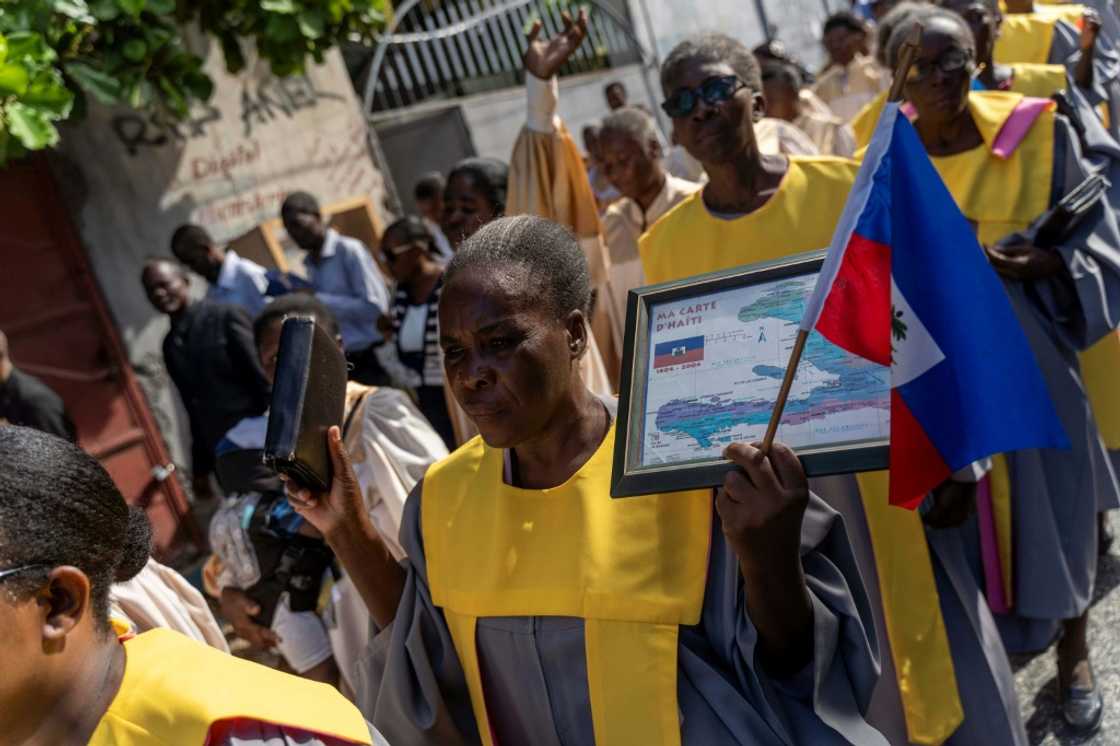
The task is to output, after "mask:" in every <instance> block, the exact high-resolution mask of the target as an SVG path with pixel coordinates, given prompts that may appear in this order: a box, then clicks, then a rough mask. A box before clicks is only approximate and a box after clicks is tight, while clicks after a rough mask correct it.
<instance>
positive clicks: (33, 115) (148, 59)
mask: <svg viewBox="0 0 1120 746" xmlns="http://www.w3.org/2000/svg"><path fill="white" fill-rule="evenodd" d="M387 12H388V0H254V1H253V2H248V1H247V0H179V2H178V3H176V0H0V164H3V163H5V162H6V161H8V160H9V159H11V158H13V157H17V156H19V155H22V154H23V153H25V152H26V151H28V150H39V149H42V148H47V147H51V146H53V145H55V144H56V143H57V142H58V139H59V133H58V129H57V127H56V124H57V123H58V122H60V121H63V120H65V119H67V118H69V117H71V116H74V115H76V114H80V113H81V112H82V111H83V110H84V106H85V102H86V97H87V96H88V97H92V98H93V99H94V100H96V101H98V102H100V103H103V104H126V105H128V106H131V107H132V108H135V109H140V110H150V109H158V110H160V111H161V112H162V113H164V114H166V115H170V116H171V117H174V118H182V117H185V116H186V115H187V113H188V111H189V109H190V105H191V102H192V101H196V100H198V101H205V100H207V99H208V98H210V95H211V94H212V93H213V89H214V85H213V82H212V81H211V80H210V78H209V76H207V75H206V73H205V72H203V70H202V63H203V60H202V59H201V58H199V57H198V56H197V55H196V54H194V53H192V52H191V51H190V50H189V49H188V48H187V46H186V45H185V44H184V42H183V33H182V29H183V28H184V26H185V25H186V24H188V23H191V22H193V23H197V25H198V27H199V28H200V29H201V30H202V31H203V32H204V33H206V34H209V35H211V36H213V37H215V38H216V39H217V40H218V42H219V43H220V44H221V48H222V51H223V53H224V55H225V61H226V67H227V68H228V69H229V70H230V71H231V72H238V71H239V70H241V69H243V68H244V67H245V47H244V45H245V44H246V43H249V44H254V45H255V46H256V49H257V52H258V54H259V55H260V57H261V58H262V59H263V60H265V61H267V62H268V64H269V65H270V67H271V69H272V71H273V72H274V73H275V74H276V75H280V76H285V75H293V74H297V73H301V72H303V70H304V67H305V65H306V64H307V60H308V58H311V59H313V60H315V61H316V62H319V61H322V58H323V54H324V53H325V52H326V51H327V50H328V49H330V48H331V47H332V46H333V45H335V44H337V43H338V42H339V41H340V40H342V39H346V38H365V39H369V38H371V37H372V35H373V34H375V33H376V32H377V31H378V30H380V29H381V28H382V27H383V26H384V23H385V14H386V13H387Z"/></svg>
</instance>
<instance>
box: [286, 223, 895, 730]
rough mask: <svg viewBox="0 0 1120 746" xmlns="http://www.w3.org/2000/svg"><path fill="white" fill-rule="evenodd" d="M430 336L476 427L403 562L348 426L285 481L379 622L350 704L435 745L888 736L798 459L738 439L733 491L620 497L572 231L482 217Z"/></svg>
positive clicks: (610, 410) (830, 538)
mask: <svg viewBox="0 0 1120 746" xmlns="http://www.w3.org/2000/svg"><path fill="white" fill-rule="evenodd" d="M444 283H445V284H444V293H443V303H442V305H441V306H440V342H441V346H442V347H443V350H444V360H445V369H446V373H447V378H448V381H449V383H450V385H451V388H452V390H453V392H454V395H455V398H456V399H457V400H458V401H459V403H460V404H461V405H462V406H463V407H464V408H465V409H466V410H467V412H468V413H469V414H470V415H471V417H472V418H474V421H475V423H476V424H477V425H478V429H479V430H480V431H481V437H479V438H475V439H474V440H471V441H470V442H468V443H467V444H465V445H464V446H463V447H462V448H460V449H459V450H458V451H456V452H455V453H453V454H452V455H451V456H449V457H448V458H446V459H444V460H443V461H440V462H438V463H436V464H433V465H432V467H431V468H430V469H429V470H428V472H427V474H426V476H425V477H424V481H423V482H422V483H421V484H418V485H417V487H416V489H415V490H414V491H413V493H412V494H411V495H410V496H409V499H408V503H407V504H406V506H405V514H404V520H403V522H402V524H401V541H402V542H403V543H404V546H405V548H406V550H407V552H408V561H407V563H405V564H404V565H403V566H402V565H398V564H397V563H395V562H393V561H392V558H391V557H390V556H389V555H388V554H387V553H386V551H385V548H384V544H383V542H382V541H381V540H380V538H379V537H378V536H377V534H376V531H374V530H373V529H372V527H371V526H369V525H368V522H366V521H365V520H364V518H363V516H364V512H363V511H362V510H361V509H360V505H361V503H360V500H361V498H360V496H359V495H357V494H356V493H355V491H354V490H353V489H352V488H348V484H349V483H351V482H352V477H350V476H349V472H348V466H347V464H346V463H345V461H344V453H343V451H342V450H341V449H340V448H339V447H338V438H337V430H332V436H331V438H330V439H329V443H330V447H331V452H332V455H333V457H334V459H335V461H334V465H335V472H334V473H335V475H336V478H335V481H334V484H332V487H331V491H330V493H329V494H314V495H313V494H310V493H308V492H306V491H299V490H297V491H295V492H292V491H290V492H289V494H290V497H291V500H292V503H293V505H295V506H296V509H297V510H299V511H300V512H301V513H302V514H303V515H304V516H305V517H307V518H308V520H310V521H311V522H312V523H313V524H314V525H315V526H317V527H318V528H319V529H320V530H321V531H322V532H323V534H324V536H326V537H327V541H328V542H330V544H331V546H333V547H335V549H336V551H337V553H338V557H339V558H340V560H341V561H342V563H343V565H345V566H346V568H347V569H348V571H352V572H353V573H354V575H353V577H354V578H355V582H356V583H357V584H358V586H359V590H361V592H362V594H363V597H364V598H365V600H366V604H367V606H368V607H369V610H370V613H371V615H372V616H373V617H374V620H375V622H376V623H377V625H378V626H379V627H380V628H381V631H380V633H379V634H378V635H377V636H376V638H375V639H374V640H373V641H371V643H370V648H369V656H368V657H367V659H366V660H365V661H363V662H362V664H361V670H362V672H363V676H364V677H365V682H366V683H365V685H364V686H360V687H359V693H358V694H359V697H358V702H359V706H360V707H361V708H362V709H363V711H364V712H366V713H368V714H369V715H370V716H371V717H372V719H373V722H374V724H375V725H376V726H377V727H378V728H379V729H381V730H382V732H384V733H385V734H386V736H387V737H388V738H389V739H390V740H391V741H392V742H393V743H400V744H410V746H423V745H425V744H433V745H434V744H438V745H439V746H456V745H457V744H477V743H480V742H481V743H483V744H487V746H490V745H491V744H503V745H507V746H508V745H510V744H517V745H520V744H535V746H559V745H560V744H572V745H575V746H591V744H597V745H598V746H631V745H632V744H642V745H643V746H678V745H680V744H685V745H687V746H724V745H726V746H731V745H732V744H753V745H757V746H791V745H792V744H814V746H817V745H825V744H846V743H857V744H861V745H866V746H876V745H878V744H885V743H886V741H885V740H884V739H883V738H882V736H881V735H880V734H878V733H877V732H875V731H874V730H873V729H872V728H871V727H869V726H868V725H867V723H866V722H865V721H864V720H863V717H862V715H861V713H860V707H861V705H862V704H864V703H865V702H866V698H867V696H868V695H869V694H870V690H871V688H872V686H873V685H874V681H875V678H876V668H875V656H874V642H873V637H872V633H871V630H870V629H869V628H868V626H867V625H868V620H867V619H866V617H865V610H866V603H865V601H866V599H865V596H864V593H863V589H862V583H861V581H860V580H859V575H858V572H857V571H856V568H855V562H854V560H853V558H852V556H851V551H850V547H849V545H848V540H847V538H846V536H845V533H844V528H843V526H842V524H841V523H840V521H839V519H838V516H837V515H836V513H835V512H834V511H832V510H830V509H829V508H828V507H827V506H825V505H824V504H823V503H822V502H821V501H820V500H819V499H818V498H816V497H814V496H811V495H810V494H809V492H808V490H807V488H806V484H805V476H804V472H803V471H802V469H801V464H800V462H799V461H798V459H797V457H796V456H795V455H794V454H793V452H792V451H790V450H789V449H788V448H786V447H785V446H781V445H778V444H775V446H774V448H773V450H772V451H771V453H770V455H769V457H767V456H766V455H764V454H763V453H762V452H761V451H759V450H758V449H756V448H754V447H752V446H750V445H747V444H745V443H736V444H733V445H731V446H729V448H728V451H727V455H728V457H729V458H730V459H731V460H733V461H734V462H735V463H736V464H738V465H739V466H741V467H742V469H743V471H741V472H736V473H733V474H730V475H729V476H728V477H727V479H726V480H725V482H724V485H723V488H722V489H720V490H719V491H718V492H716V493H715V494H713V492H712V490H694V491H689V492H678V493H675V494H658V495H645V496H640V497H631V498H626V499H619V500H615V499H612V498H611V496H610V473H611V459H612V453H613V449H614V438H615V426H614V420H615V416H616V408H617V403H616V402H615V400H614V399H613V398H612V397H598V396H596V395H595V394H593V393H592V392H591V391H590V390H588V388H587V386H586V384H585V383H584V382H583V381H582V380H581V377H580V374H579V359H580V357H581V356H582V355H583V354H584V353H585V351H586V349H587V342H588V335H587V323H586V315H587V313H588V310H589V305H590V303H591V282H590V273H589V270H588V265H587V260H586V258H585V257H584V255H583V252H582V251H581V250H580V247H579V245H578V243H577V241H576V239H575V237H574V236H573V235H572V234H571V233H569V232H568V231H567V230H565V229H564V228H562V227H561V226H559V225H557V224H556V223H553V222H551V221H548V220H545V219H543V218H539V217H530V216H520V217H516V218H503V219H499V220H496V221H494V222H492V223H489V224H487V225H486V226H484V227H482V228H481V229H480V230H479V231H478V232H477V233H475V234H474V236H472V237H471V238H470V239H468V240H467V241H466V242H465V243H464V244H463V246H462V247H461V248H460V249H459V251H458V253H457V254H456V256H455V258H454V259H453V260H452V261H451V264H450V265H449V266H448V269H447V273H446V275H445V280H444Z"/></svg>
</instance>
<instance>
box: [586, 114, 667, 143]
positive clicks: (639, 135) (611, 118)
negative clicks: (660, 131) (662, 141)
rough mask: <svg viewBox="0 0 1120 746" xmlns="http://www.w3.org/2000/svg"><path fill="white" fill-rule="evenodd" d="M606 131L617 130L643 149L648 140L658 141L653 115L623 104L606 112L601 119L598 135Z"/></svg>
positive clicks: (600, 135)
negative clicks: (616, 109) (617, 108)
mask: <svg viewBox="0 0 1120 746" xmlns="http://www.w3.org/2000/svg"><path fill="white" fill-rule="evenodd" d="M608 132H617V133H620V134H623V135H625V136H627V137H631V138H633V139H634V140H636V141H637V143H638V144H639V145H641V146H642V149H643V150H644V149H645V147H646V145H647V144H648V143H649V142H650V140H653V141H655V142H656V141H658V138H657V124H656V123H655V122H654V121H653V117H652V116H651V115H650V114H649V112H646V111H643V110H641V109H639V108H636V107H634V106H624V107H622V108H621V109H619V110H618V111H614V112H612V113H610V114H608V115H607V116H606V118H605V119H603V124H602V125H600V126H599V137H602V136H603V135H605V134H607V133H608Z"/></svg>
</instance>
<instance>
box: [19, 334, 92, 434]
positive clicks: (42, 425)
mask: <svg viewBox="0 0 1120 746" xmlns="http://www.w3.org/2000/svg"><path fill="white" fill-rule="evenodd" d="M5 422H7V423H10V424H12V425H23V426H24V427H32V428H35V429H36V430H42V431H43V432H46V433H50V434H51V435H57V436H58V437H60V438H65V439H66V440H70V441H72V440H74V438H75V433H74V423H73V422H71V421H70V417H69V415H67V414H66V408H65V407H64V406H63V404H62V399H61V398H60V397H59V395H58V394H56V393H55V392H53V391H51V390H50V388H48V387H47V385H46V384H45V383H43V382H42V381H40V380H39V379H38V378H36V377H35V376H33V375H31V374H30V373H24V372H23V371H22V370H20V369H19V368H17V367H16V366H15V363H13V362H12V357H11V355H10V354H9V352H8V338H7V337H6V336H4V332H2V331H0V423H5Z"/></svg>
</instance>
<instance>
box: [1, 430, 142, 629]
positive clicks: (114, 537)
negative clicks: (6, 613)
mask: <svg viewBox="0 0 1120 746" xmlns="http://www.w3.org/2000/svg"><path fill="white" fill-rule="evenodd" d="M151 549H152V528H151V524H149V523H148V518H147V516H146V515H145V514H144V511H143V510H141V509H140V508H138V507H135V506H133V507H131V508H130V507H129V506H128V504H127V503H126V502H125V500H124V497H122V496H121V493H120V490H118V489H117V486H116V485H115V484H113V480H112V479H111V478H110V477H109V474H108V473H107V472H106V471H105V468H104V467H103V466H101V464H100V463H98V461H97V459H95V458H94V457H93V456H91V455H89V454H88V453H86V452H85V451H83V450H82V449H80V448H78V447H77V446H76V445H74V444H73V443H70V442H68V441H65V440H63V439H62V438H58V437H56V436H54V435H50V434H48V433H44V432H40V431H38V430H32V429H31V428H27V427H17V426H15V425H5V426H3V427H0V570H5V569H11V568H15V567H20V566H23V565H40V564H41V565H43V568H42V569H40V570H36V571H29V572H27V573H20V574H19V575H17V576H15V577H13V578H9V579H8V580H5V581H4V590H7V591H8V592H9V593H10V594H12V595H13V596H14V598H16V599H21V598H24V597H26V596H27V595H29V594H31V593H34V592H35V591H36V590H37V589H38V588H39V587H41V586H42V584H43V582H44V581H45V579H46V575H47V573H48V572H49V571H50V570H51V569H53V568H55V567H59V566H61V565H71V566H73V567H77V568H78V569H79V570H81V571H82V572H83V573H85V575H86V577H87V578H89V584H90V606H91V614H92V617H93V619H94V622H95V624H97V625H98V626H99V628H100V629H101V630H102V631H103V632H108V629H109V624H108V621H109V586H110V585H112V584H113V583H123V582H125V581H127V580H131V579H132V578H133V577H135V576H136V574H137V573H139V572H140V571H141V570H143V569H144V565H145V564H147V562H148V558H149V557H150V556H151Z"/></svg>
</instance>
